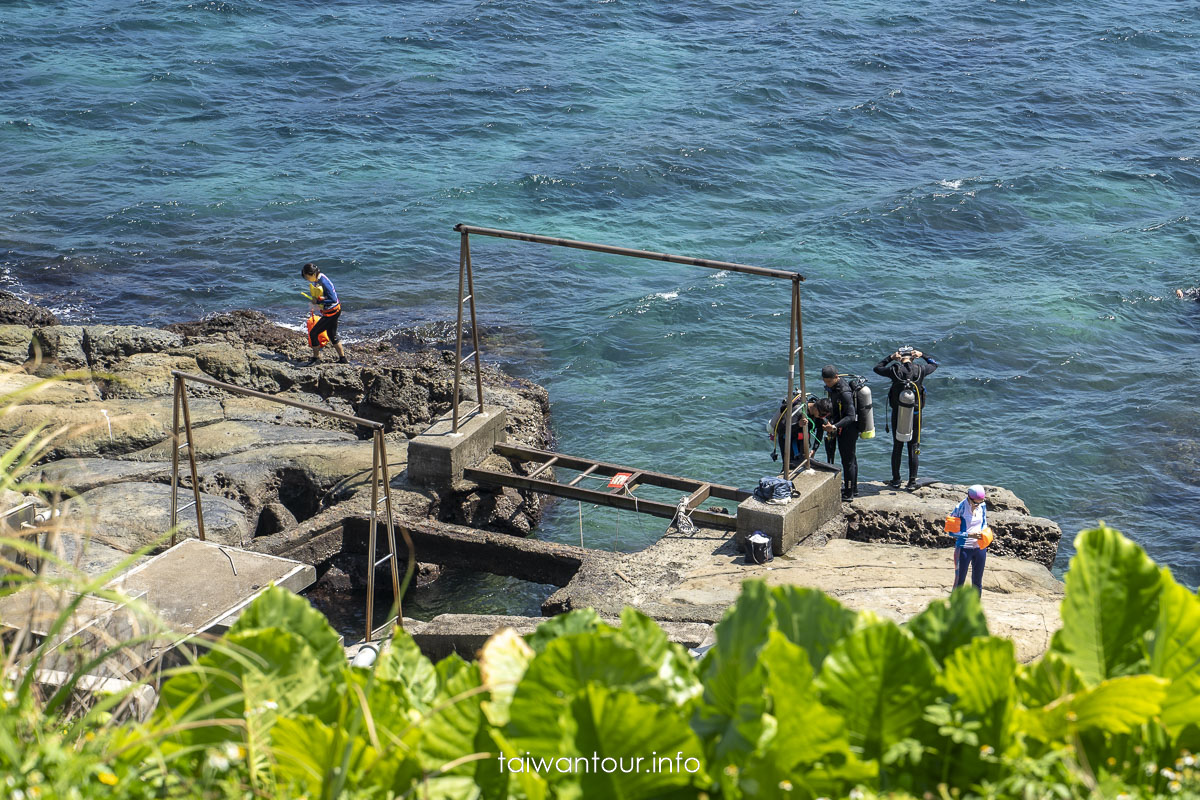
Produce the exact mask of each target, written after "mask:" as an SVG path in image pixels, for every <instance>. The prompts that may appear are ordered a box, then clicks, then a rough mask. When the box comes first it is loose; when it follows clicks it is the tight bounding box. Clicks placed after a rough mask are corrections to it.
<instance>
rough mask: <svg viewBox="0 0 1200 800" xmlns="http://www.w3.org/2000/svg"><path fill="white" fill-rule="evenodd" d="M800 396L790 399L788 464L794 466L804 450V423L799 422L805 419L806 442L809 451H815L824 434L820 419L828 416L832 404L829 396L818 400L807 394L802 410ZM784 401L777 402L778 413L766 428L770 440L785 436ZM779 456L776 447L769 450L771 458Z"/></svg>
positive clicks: (777, 441)
mask: <svg viewBox="0 0 1200 800" xmlns="http://www.w3.org/2000/svg"><path fill="white" fill-rule="evenodd" d="M799 400H800V396H799V395H796V397H795V399H793V400H792V455H791V460H790V462H789V463H790V464H791V465H792V466H795V465H796V463H797V462H798V461H799V460H800V459H801V458H802V455H803V450H804V427H805V426H804V425H802V424H801V423H802V422H804V421H807V427H808V442H809V446H810V448H811V451H813V452H815V451H816V449H817V445H818V444H820V443H821V439H822V438H823V437H824V435H825V431H824V429H823V427H822V425H821V422H820V421H822V420H824V419H826V418H827V417H828V416H829V413H830V412H831V411H832V410H833V404H832V403H830V402H829V398H827V397H822V398H820V399H819V400H818V399H817V398H816V397H814V396H813V395H809V396H808V402H806V403H805V404H804V406H803V412H802V413H799V412H801V407H800V403H799ZM783 409H784V403H782V402H781V403H780V404H779V413H778V414H776V415H775V417H774V419H772V420H771V423H772V424H771V426H770V427H769V428H768V430H769V431H770V432H771V434H770V437H769V438H770V440H771V441H772V442H775V443H777V445H778V443H781V442H783V440H784V438H785V437H786V436H787V418H786V417H785V416H784V415H783V413H784V412H783ZM778 458H779V454H778V452H777V451H776V449H772V450H771V460H772V461H775V460H776V459H778Z"/></svg>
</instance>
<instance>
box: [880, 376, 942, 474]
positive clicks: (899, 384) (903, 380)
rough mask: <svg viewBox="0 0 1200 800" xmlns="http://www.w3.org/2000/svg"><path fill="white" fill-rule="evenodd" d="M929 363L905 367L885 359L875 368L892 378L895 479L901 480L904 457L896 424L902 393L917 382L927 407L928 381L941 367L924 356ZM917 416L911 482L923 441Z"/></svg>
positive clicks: (911, 442)
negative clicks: (901, 463) (901, 462)
mask: <svg viewBox="0 0 1200 800" xmlns="http://www.w3.org/2000/svg"><path fill="white" fill-rule="evenodd" d="M921 357H922V358H923V359H925V361H926V363H924V364H918V363H916V362H915V361H910V362H908V363H907V364H904V363H902V362H899V361H892V357H891V356H887V357H885V358H884V359H883V360H882V361H880V362H879V363H878V364H876V365H875V367H874V370H875V374H876V375H882V376H883V377H885V378H890V379H891V381H892V386H891V388H890V389H888V403H889V404H890V405H891V407H892V480H893V481H899V480H900V458H901V456H902V455H903V454H904V444H905V443H904V442H902V441H900V440H899V439H897V438H896V421H897V419H899V416H900V393H901V392H902V391H904V387H905V385H906V384H907V383H909V382H912V383H915V384H916V385H917V386H918V387H919V388H920V390H921V391H920V395H921V408H922V409H923V408H925V379H926V378H927V377H929V376H930V375H931V374H933V371H934V370H936V369H937V368H938V363H937V362H936V361H934V360H933V359H932V358H930V357H929V356H921ZM923 416H924V415H923V414H916V415H915V416H914V418H913V435H912V438H911V439H909V440H908V479H909V480H910V481H912V480H916V478H917V445H918V443H919V442H920V441H921V418H922V417H923Z"/></svg>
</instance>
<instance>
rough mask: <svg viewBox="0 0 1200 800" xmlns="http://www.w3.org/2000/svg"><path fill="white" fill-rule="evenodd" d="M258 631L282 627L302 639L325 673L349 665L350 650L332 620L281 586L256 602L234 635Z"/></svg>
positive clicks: (236, 628) (259, 597) (269, 591)
mask: <svg viewBox="0 0 1200 800" xmlns="http://www.w3.org/2000/svg"><path fill="white" fill-rule="evenodd" d="M255 628H282V629H283V630H286V631H288V632H290V633H293V634H295V635H296V636H299V637H300V638H301V639H303V640H304V642H305V643H306V644H307V645H308V646H309V647H310V648H312V651H313V653H314V654H315V655H316V657H317V661H318V663H320V665H321V667H322V672H325V673H326V674H333V673H336V672H340V671H341V669H342V667H344V666H345V665H346V651H345V650H344V649H343V648H342V644H341V642H340V641H339V639H338V635H337V633H336V632H335V631H334V630H333V628H332V627H331V626H330V625H329V620H328V619H327V618H326V617H325V615H324V614H322V613H321V612H320V611H317V610H316V609H315V608H313V607H312V605H310V604H309V602H308V601H307V600H305V599H304V598H303V597H300V596H299V595H297V594H295V593H293V592H290V591H288V590H287V589H283V588H281V587H279V586H271V587H270V588H268V589H267V590H266V591H264V592H263V593H262V594H260V595H259V596H258V597H256V598H255V599H254V602H252V603H251V604H250V605H249V606H248V607H247V608H246V610H245V611H243V612H242V614H241V616H239V617H238V619H237V622H235V623H234V624H233V628H231V629H230V631H229V632H230V633H239V632H241V631H245V630H253V629H255Z"/></svg>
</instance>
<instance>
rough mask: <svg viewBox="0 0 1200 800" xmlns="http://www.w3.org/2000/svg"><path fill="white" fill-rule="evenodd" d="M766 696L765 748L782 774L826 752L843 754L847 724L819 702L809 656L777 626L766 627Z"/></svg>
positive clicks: (763, 659) (763, 657)
mask: <svg viewBox="0 0 1200 800" xmlns="http://www.w3.org/2000/svg"><path fill="white" fill-rule="evenodd" d="M762 662H763V664H764V665H765V666H766V669H767V684H766V688H767V695H768V696H769V697H770V699H771V713H772V714H774V716H775V719H776V721H777V725H778V727H777V729H776V732H775V736H774V738H773V739H772V740H771V743H770V747H769V749H768V751H767V757H768V758H770V759H772V760H774V761H775V762H776V763H777V764H778V765H779V767H780V769H782V770H783V771H784V772H785V773H787V772H789V771H791V770H793V769H794V768H795V767H796V766H797V765H798V764H801V763H804V764H811V763H813V762H815V761H819V760H821V759H822V758H824V757H826V756H827V755H829V754H830V753H841V754H843V756H848V755H849V753H850V745H849V742H848V741H847V739H846V724H845V721H844V720H843V719H842V717H841V716H840V715H839V714H837V713H836V712H834V711H833V710H832V709H830V708H828V707H826V706H825V705H823V704H822V703H821V701H820V700H819V699H818V697H817V687H816V685H815V683H814V681H813V668H812V664H811V663H810V662H809V657H808V655H807V654H806V653H805V652H804V650H802V649H801V648H800V647H799V646H797V645H795V644H793V643H792V642H790V641H789V640H788V639H787V637H786V636H784V635H783V634H782V633H781V632H779V631H771V633H770V635H769V639H768V641H767V646H766V647H764V648H763V651H762Z"/></svg>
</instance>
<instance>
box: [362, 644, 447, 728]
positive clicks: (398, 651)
mask: <svg viewBox="0 0 1200 800" xmlns="http://www.w3.org/2000/svg"><path fill="white" fill-rule="evenodd" d="M375 677H376V678H378V679H379V680H383V681H392V682H394V683H397V684H400V685H402V686H403V687H404V688H405V689H406V690H407V692H408V696H409V698H410V699H411V702H412V704H413V705H414V706H415V707H416V708H417V709H418V710H422V711H424V710H426V709H428V708H429V706H430V704H431V703H433V699H434V697H435V696H436V695H437V686H438V683H437V672H436V671H435V670H434V668H433V664H432V663H431V662H430V660H429V659H428V658H426V657H425V656H424V655H423V654H422V653H421V648H419V647H417V643H416V642H415V641H413V638H412V636H411V635H410V634H409V633H408V631H405V630H402V629H400V628H397V629H396V633H395V635H394V636H393V637H392V641H391V644H390V645H389V647H388V648H387V650H385V651H384V652H383V654H382V655H380V656H379V661H378V662H377V663H376V665H375Z"/></svg>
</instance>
